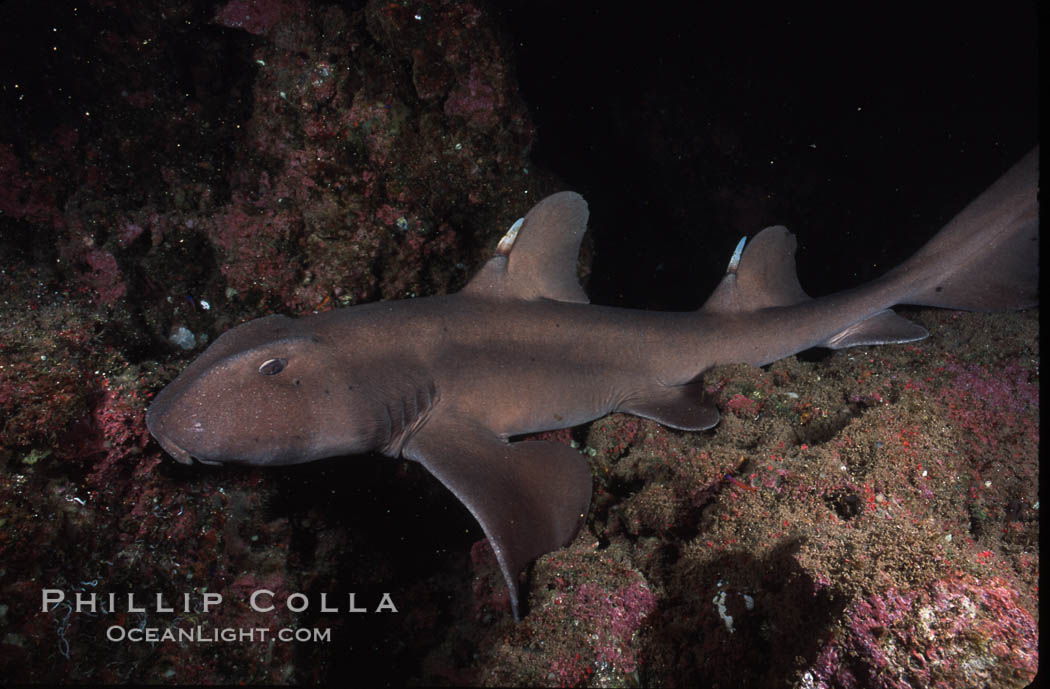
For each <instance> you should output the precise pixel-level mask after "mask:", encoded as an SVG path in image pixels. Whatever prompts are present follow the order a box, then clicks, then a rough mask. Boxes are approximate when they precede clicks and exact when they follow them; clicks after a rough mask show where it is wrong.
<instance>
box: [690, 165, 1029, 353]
mask: <svg viewBox="0 0 1050 689" xmlns="http://www.w3.org/2000/svg"><path fill="white" fill-rule="evenodd" d="M1038 159H1039V149H1038V147H1037V148H1036V149H1034V150H1032V151H1031V152H1030V153H1028V155H1026V156H1025V157H1024V158H1023V159H1022V160H1021V161H1020V162H1019V163H1017V164H1016V165H1014V166H1013V167H1012V168H1010V170H1008V171H1007V172H1006V173H1005V174H1004V175H1003V176H1002V177H1000V178H999V179H998V180H997V181H996V182H995V183H994V184H993V185H992V186H991V187H989V188H988V189H987V190H986V191H985V192H984V193H982V194H981V195H980V196H978V197H977V198H976V199H975V200H974V201H972V202H971V203H970V204H969V205H968V206H966V208H964V209H963V210H962V211H961V212H960V213H959V214H958V215H956V216H955V217H954V218H953V219H952V220H951V222H949V223H948V224H947V225H945V226H944V228H943V229H941V231H940V232H938V233H937V234H936V235H935V236H934V237H933V239H931V240H930V241H929V242H927V243H926V244H925V245H924V246H923V247H922V248H921V249H919V251H918V252H917V253H916V254H915V255H914V256H912V257H911V258H910V259H908V260H907V261H905V262H904V263H903V264H901V265H900V266H898V267H897V268H894V269H893V270H891V271H890V272H888V273H887V274H886V275H884V276H882V277H881V278H879V279H877V280H876V281H875V282H873V283H872V284H870V285H868V286H866V287H864V288H862V289H861V290H860V291H858V292H854V295H855V298H859V299H861V300H863V301H865V302H867V303H868V304H869V305H871V306H872V307H873V308H872V311H874V313H872V315H870V316H868V317H867V318H864V319H862V320H860V321H857V322H855V323H853V324H851V325H849V326H848V327H846V328H845V329H843V330H840V331H838V332H836V333H835V334H833V335H831V336H830V337H828V338H827V339H824V340H822V341H820V342H815V343H814V344H817V345H818V346H823V347H829V348H832V349H842V348H845V347H854V346H858V345H873V344H891V343H900V342H912V341H914V340H921V339H922V338H924V337H926V335H927V334H928V333H927V332H926V329H925V328H923V327H922V326H920V325H917V324H915V323H913V322H911V321H909V320H907V319H905V318H902V317H900V316H897V315H896V314H895V313H893V311H891V310H889V308H888V307H890V306H892V305H894V304H917V305H921V306H938V307H942V308H950V309H962V310H967V311H1006V310H1014V309H1022V308H1026V307H1029V306H1034V305H1036V304H1037V303H1038V279H1039V262H1038V255H1039V202H1038V198H1037V195H1038V177H1039V170H1038ZM795 245H796V242H795V237H794V235H792V234H791V233H790V232H788V230H787V228H784V227H781V226H777V227H769V228H766V229H765V230H762V232H760V233H758V234H757V235H756V236H755V238H754V239H753V240H752V241H751V242H750V243H749V244H748V245H747V246H746V248H745V247H744V242H743V240H741V243H740V244H739V245H738V246H737V249H736V251H735V252H734V254H733V258H732V259H731V260H730V262H729V268H728V270H727V274H726V277H725V278H724V279H723V281H722V283H721V284H720V285H719V287H718V289H717V290H715V292H714V294H712V295H711V297H710V298H709V299H708V300H707V302H706V303H705V304H704V307H703V309H702V310H703V311H706V312H718V313H746V312H752V311H758V310H760V309H767V308H774V307H786V306H795V305H798V304H802V303H804V302H808V301H810V300H811V297H810V296H809V295H807V294H806V293H805V292H804V291H803V290H802V286H801V285H800V284H799V282H798V277H797V275H796V273H795V260H794V256H795ZM860 292H863V294H861V293H860ZM821 337H823V336H821Z"/></svg>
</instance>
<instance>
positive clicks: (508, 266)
mask: <svg viewBox="0 0 1050 689" xmlns="http://www.w3.org/2000/svg"><path fill="white" fill-rule="evenodd" d="M587 215H588V213H587V202H586V201H584V200H583V197H582V196H580V195H579V194H577V193H575V192H572V191H563V192H559V193H557V194H553V195H551V196H548V197H547V198H545V199H543V200H542V201H540V202H539V203H537V204H536V205H535V206H533V207H532V210H530V211H529V212H528V213H527V214H526V215H525V217H524V218H522V219H520V220H518V221H517V222H516V223H514V224H513V225H511V227H510V229H509V230H508V231H507V234H505V235H504V236H503V239H501V240H500V242H499V245H498V246H497V247H496V255H495V256H493V257H492V258H490V259H489V260H488V262H487V263H485V265H484V266H482V268H481V270H479V271H478V274H477V275H475V276H474V278H473V279H472V280H471V281H470V282H469V283H467V286H466V287H464V288H463V294H469V295H472V296H477V297H484V298H488V299H530V300H531V299H554V300H557V301H570V302H577V303H581V304H586V303H588V299H587V295H586V294H584V292H583V288H582V287H580V281H579V279H578V278H577V277H576V258H577V255H578V254H579V252H580V241H581V240H582V239H583V234H584V232H586V230H587Z"/></svg>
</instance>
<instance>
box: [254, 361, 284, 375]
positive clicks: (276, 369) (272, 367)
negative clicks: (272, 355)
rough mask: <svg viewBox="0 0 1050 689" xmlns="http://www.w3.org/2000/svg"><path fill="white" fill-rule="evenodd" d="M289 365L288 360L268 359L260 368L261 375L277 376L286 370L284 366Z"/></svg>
mask: <svg viewBox="0 0 1050 689" xmlns="http://www.w3.org/2000/svg"><path fill="white" fill-rule="evenodd" d="M287 363H288V360H287V359H267V360H266V361H264V362H263V363H262V366H260V367H259V373H261V374H263V375H264V376H276V375H277V374H278V373H280V372H281V371H283V370H284V365H285V364H287Z"/></svg>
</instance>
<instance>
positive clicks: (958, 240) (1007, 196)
mask: <svg viewBox="0 0 1050 689" xmlns="http://www.w3.org/2000/svg"><path fill="white" fill-rule="evenodd" d="M1038 189H1039V148H1038V147H1036V148H1034V149H1032V150H1031V151H1030V152H1029V153H1028V155H1026V156H1025V157H1024V158H1022V159H1021V161H1020V162H1018V163H1017V164H1016V165H1014V166H1013V167H1012V168H1010V169H1009V170H1007V171H1006V173H1005V174H1004V175H1003V176H1002V177H1000V178H999V179H998V180H996V182H995V183H994V184H992V186H990V187H989V188H988V189H987V190H985V192H984V193H983V194H981V195H980V196H978V197H977V198H976V199H974V200H973V201H972V202H970V204H969V205H968V206H966V208H964V209H963V210H962V211H961V212H960V213H959V214H958V215H956V216H955V217H954V218H952V220H951V222H949V223H948V224H947V225H945V226H944V228H943V229H942V230H941V231H940V232H938V233H937V234H936V235H935V236H934V237H933V239H931V240H930V241H929V242H927V243H926V244H925V245H924V246H923V247H922V248H921V249H919V251H918V252H917V253H916V254H915V255H914V256H912V257H911V258H910V259H908V260H907V261H905V262H904V263H903V264H901V265H900V266H898V267H897V268H895V269H894V270H892V271H890V272H889V273H888V274H886V276H884V278H883V280H887V281H888V280H894V281H899V282H900V283H901V284H904V285H907V286H908V290H909V292H908V293H907V294H905V295H903V296H902V297H901V301H900V302H899V303H902V304H918V305H921V306H939V307H941V308H947V309H962V310H965V311H1010V310H1015V309H1023V308H1027V307H1029V306H1035V305H1036V304H1038V303H1039V294H1038V283H1039V199H1038Z"/></svg>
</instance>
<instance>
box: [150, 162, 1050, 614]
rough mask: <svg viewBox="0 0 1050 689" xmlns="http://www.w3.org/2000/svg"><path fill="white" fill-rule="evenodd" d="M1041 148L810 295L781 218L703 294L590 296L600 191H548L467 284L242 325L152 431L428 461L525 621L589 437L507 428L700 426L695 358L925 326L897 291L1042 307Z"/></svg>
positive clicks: (704, 365)
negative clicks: (677, 307) (898, 249)
mask: <svg viewBox="0 0 1050 689" xmlns="http://www.w3.org/2000/svg"><path fill="white" fill-rule="evenodd" d="M1037 187H1038V148H1036V149H1034V150H1033V151H1031V152H1030V153H1029V154H1028V155H1026V156H1025V157H1024V158H1023V159H1022V160H1021V161H1020V162H1019V163H1017V164H1016V165H1015V166H1014V167H1012V168H1011V169H1010V170H1008V171H1007V172H1006V173H1005V174H1004V175H1003V176H1002V177H1001V178H999V179H998V180H997V181H996V182H995V183H994V184H993V185H992V186H991V187H990V188H988V189H987V190H986V191H985V192H984V193H982V194H981V195H980V196H979V197H977V199H975V200H974V201H972V202H971V203H970V204H969V205H968V206H966V208H964V209H963V210H962V211H961V212H960V213H959V214H958V215H957V216H956V217H955V218H954V219H952V220H951V221H950V222H949V223H948V224H947V225H946V226H945V227H944V228H943V229H942V230H941V231H940V232H938V233H937V234H936V235H935V236H934V237H933V238H932V239H931V240H930V241H929V242H928V243H927V244H926V245H924V246H923V247H922V248H921V249H920V250H919V251H918V252H917V253H916V254H915V255H914V256H912V257H911V258H910V259H908V260H907V261H905V262H904V263H903V264H901V265H900V266H898V267H897V268H895V269H893V270H891V271H889V272H888V273H886V274H885V275H883V276H882V277H880V278H878V279H875V280H874V281H872V282H870V283H868V284H865V285H863V286H861V287H857V288H853V289H850V290H846V291H844V292H840V293H837V294H832V295H830V296H826V297H819V298H811V297H809V296H808V295H807V294H806V293H805V292H804V291H803V290H802V287H801V286H800V284H799V282H798V278H797V277H796V275H795V266H794V252H795V238H794V235H792V234H791V233H789V232H788V231H787V229H786V228H784V227H780V226H776V227H770V228H767V229H765V230H763V231H762V232H760V233H759V234H758V235H756V236H755V238H754V239H753V240H752V241H751V242H750V243H747V244H746V245H745V242H744V240H741V242H740V244H739V245H738V246H737V249H736V251H735V252H734V254H733V257H732V259H731V261H730V263H729V268H728V270H727V272H726V274H725V276H724V277H723V278H722V280H721V282H720V283H719V285H718V287H717V288H716V290H715V292H714V293H713V294H712V295H711V297H710V298H709V299H708V300H707V302H706V303H705V304H704V305H703V307H702V308H700V309H699V310H697V311H692V312H656V311H644V310H634V309H623V308H615V307H611V306H597V305H591V304H589V303H588V299H587V297H586V295H585V294H584V292H583V290H582V289H581V287H580V284H579V282H578V280H577V277H576V258H577V253H578V250H579V246H580V240H581V238H582V237H583V234H584V232H585V230H586V227H587V215H588V211H587V204H586V202H585V201H584V200H583V198H582V197H581V196H580V195H579V194H576V193H573V192H562V193H558V194H554V195H553V196H549V197H547V198H545V199H543V200H542V201H540V202H539V203H538V204H536V205H535V206H534V207H533V208H532V209H531V210H530V211H529V212H528V214H527V215H526V216H525V217H524V218H522V219H520V220H518V221H517V222H515V223H514V224H513V225H512V226H511V227H510V229H509V230H508V231H507V233H506V235H505V236H504V237H503V238H502V239H501V240H500V242H499V245H498V246H497V248H496V251H495V255H494V256H493V257H492V258H491V259H489V261H488V262H487V263H485V265H484V266H483V267H482V268H481V270H480V271H479V272H478V274H477V275H476V276H475V277H474V278H473V279H472V280H471V281H470V282H469V283H468V284H467V286H466V287H465V288H464V289H463V290H462V291H460V292H458V293H456V294H450V295H444V296H432V297H425V298H420V299H410V300H403V301H391V302H378V303H372V304H365V305H358V306H351V307H347V308H343V309H337V310H333V311H328V312H325V313H319V314H314V315H310V316H306V317H303V318H299V319H292V318H287V317H285V316H280V315H273V316H266V317H265V318H259V319H257V320H253V321H249V322H247V323H244V324H242V325H238V326H236V327H234V328H231V329H230V330H229V331H227V332H226V333H224V334H223V335H222V336H220V337H219V338H218V339H217V340H216V341H215V342H214V343H213V344H212V345H211V346H210V347H208V349H207V350H205V352H204V353H203V354H201V355H200V357H198V358H197V359H196V360H195V361H194V362H193V363H191V364H190V365H189V366H188V367H187V368H186V369H185V370H184V371H183V372H182V373H181V374H180V375H179V376H178V377H177V378H176V379H175V380H174V381H173V382H171V383H170V384H169V385H168V386H167V387H165V388H164V389H163V390H161V392H160V393H159V394H158V395H157V396H156V398H155V399H154V401H153V403H152V404H151V405H150V407H149V410H148V412H147V414H146V423H147V425H148V426H149V430H150V432H151V433H152V434H153V436H154V437H155V438H156V439H157V441H158V442H159V443H160V445H161V447H163V448H164V449H165V450H166V451H167V452H168V453H169V454H170V455H171V456H172V457H174V458H175V459H176V460H177V461H179V462H182V463H186V464H188V463H191V462H192V461H193V458H196V459H197V460H199V461H201V462H203V463H208V464H212V463H239V464H256V465H280V464H296V463H300V462H309V461H312V460H316V459H321V458H324V457H331V456H336V455H351V454H357V453H363V452H369V451H378V452H381V453H383V454H385V455H387V456H390V457H404V458H406V459H411V460H415V461H417V462H420V463H421V464H422V465H423V466H424V467H426V468H427V469H428V470H429V471H430V472H431V473H433V474H434V475H435V476H436V477H437V478H438V479H439V480H440V481H441V482H442V483H443V484H444V485H445V486H447V487H448V488H449V489H450V490H451V491H452V492H453V493H454V494H455V495H456V497H457V498H459V500H461V501H462V502H463V504H464V505H466V507H467V508H468V509H469V510H470V512H471V514H473V516H474V517H475V518H476V519H477V521H478V522H479V523H480V524H481V528H482V529H483V530H484V532H485V535H486V536H487V537H488V539H489V542H490V543H491V544H492V548H493V550H494V551H495V553H496V557H497V559H498V561H499V565H500V568H501V570H502V572H503V576H504V578H505V579H506V584H507V588H508V589H509V592H510V602H511V608H512V611H513V614H514V618H515V619H519V618H520V615H519V596H518V575H519V573H520V572H521V570H522V569H523V568H524V567H525V565H526V564H528V562H529V561H530V560H532V559H534V558H536V557H537V556H539V555H542V554H544V553H547V552H549V551H551V550H555V549H557V548H560V547H562V546H565V545H567V544H568V543H569V541H571V540H572V539H573V538H574V537H575V536H576V534H577V532H578V531H579V529H580V526H581V524H582V523H583V521H584V517H585V515H586V514H587V511H588V508H589V504H590V499H591V481H592V477H591V473H590V470H589V468H588V465H587V462H586V461H585V460H584V458H583V456H582V455H581V454H579V453H578V452H576V451H575V450H573V449H571V448H569V447H567V446H565V445H561V444H558V443H554V442H547V441H534V440H530V441H521V442H510V441H509V439H510V438H512V437H513V436H518V435H522V434H527V433H535V432H538V431H547V430H552V429H558V428H566V427H569V426H575V425H578V424H582V423H586V422H588V421H591V420H594V419H597V418H600V417H602V416H605V415H606V414H611V413H613V412H621V413H626V414H635V415H637V416H642V417H645V418H648V419H652V420H654V421H657V422H658V423H661V424H663V425H665V426H669V427H671V428H676V429H682V430H686V431H699V430H704V429H707V428H711V427H712V426H714V425H715V424H716V423H718V419H719V414H718V410H717V408H716V407H715V406H714V405H713V404H712V403H711V402H710V401H709V400H704V399H703V394H702V393H703V388H702V383H701V377H702V375H703V373H704V371H705V370H707V369H708V368H710V367H712V366H715V365H718V364H727V363H749V364H753V365H756V366H761V365H764V364H768V363H771V362H773V361H776V360H777V359H780V358H783V357H786V356H790V355H792V354H795V353H797V352H800V351H802V350H805V349H808V348H811V347H829V348H831V349H842V348H845V347H853V346H858V345H875V344H889V343H900V342H911V341H914V340H920V339H922V338H924V337H926V336H927V334H928V333H927V331H926V330H925V329H924V328H923V327H921V326H919V325H917V324H915V323H913V322H911V321H908V320H906V319H904V318H902V317H900V316H897V315H896V314H894V313H893V311H891V310H890V307H892V306H894V305H895V304H918V305H923V306H937V307H944V308H952V309H966V310H979V311H991V310H1005V309H1020V308H1025V307H1028V306H1033V305H1035V304H1037V301H1038V297H1037V282H1038V262H1037V255H1038V242H1039V219H1038V209H1039V205H1038V200H1037Z"/></svg>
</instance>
